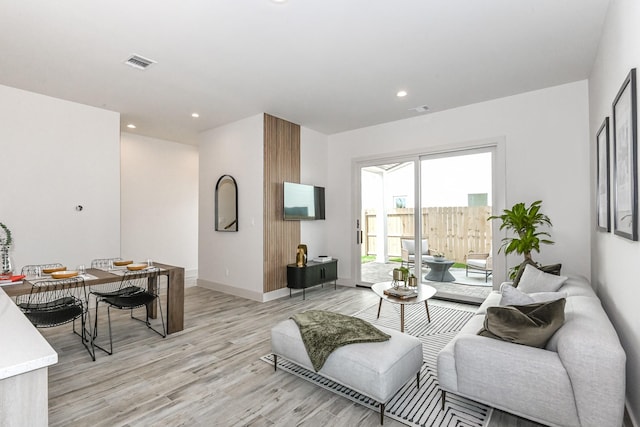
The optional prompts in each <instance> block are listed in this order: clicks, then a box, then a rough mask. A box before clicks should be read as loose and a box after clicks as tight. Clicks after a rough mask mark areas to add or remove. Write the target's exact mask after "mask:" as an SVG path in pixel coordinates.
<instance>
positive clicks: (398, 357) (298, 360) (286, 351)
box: [271, 319, 422, 424]
mask: <svg viewBox="0 0 640 427" xmlns="http://www.w3.org/2000/svg"><path fill="white" fill-rule="evenodd" d="M376 327H377V328H378V329H380V330H381V331H383V332H385V333H387V334H389V335H391V338H390V339H389V340H388V341H384V342H375V343H361V344H349V345H345V346H343V347H340V348H338V349H336V350H334V351H333V352H332V353H331V355H330V356H329V358H328V359H327V361H326V362H325V364H324V366H323V367H322V369H320V370H319V371H318V374H320V375H322V376H323V377H325V378H328V379H330V380H333V381H335V382H337V383H339V384H342V385H344V386H346V387H349V388H350V389H352V390H354V391H357V392H358V393H361V394H363V395H365V396H367V397H370V398H372V399H374V400H375V401H377V402H379V403H380V423H381V424H382V423H383V421H384V407H385V404H386V403H387V402H388V401H389V400H390V399H391V398H392V397H393V395H394V394H396V392H397V391H398V390H400V388H401V387H402V386H403V385H405V384H406V383H407V382H408V381H410V380H411V379H412V378H413V377H414V376H415V377H416V379H417V386H418V387H420V367H421V366H422V343H421V342H420V340H419V339H418V338H416V337H412V336H410V335H407V334H404V333H402V332H399V331H396V330H393V329H389V328H384V327H381V326H376ZM271 351H272V353H273V355H274V359H275V367H274V368H275V369H277V367H278V356H280V357H283V358H285V359H287V360H289V361H291V362H293V363H295V364H297V365H300V366H302V367H304V368H306V369H309V370H310V371H312V372H313V371H314V368H313V365H312V364H311V360H310V359H309V355H308V354H307V350H306V349H305V346H304V343H303V342H302V337H301V336H300V330H299V329H298V326H297V325H296V323H295V322H294V321H293V320H291V319H287V320H284V321H282V322H280V323H278V324H277V325H275V326H274V327H273V328H272V329H271Z"/></svg>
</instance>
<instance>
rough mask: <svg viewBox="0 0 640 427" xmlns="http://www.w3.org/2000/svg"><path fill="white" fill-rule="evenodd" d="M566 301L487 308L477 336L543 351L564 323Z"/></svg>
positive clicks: (563, 299) (562, 299)
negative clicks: (482, 324)
mask: <svg viewBox="0 0 640 427" xmlns="http://www.w3.org/2000/svg"><path fill="white" fill-rule="evenodd" d="M565 303H566V299H565V298H561V299H558V300H555V301H549V302H542V303H533V304H527V305H507V306H502V307H500V306H497V307H489V308H488V309H487V315H486V316H485V318H484V327H483V328H482V329H481V330H480V332H478V335H482V336H484V337H489V338H495V339H499V340H503V341H508V342H512V343H515V344H524V345H528V346H532V347H539V348H544V347H545V345H546V344H547V341H549V339H550V338H551V337H552V336H553V334H554V333H555V332H556V331H557V330H558V329H559V328H560V326H562V324H563V323H564V306H565Z"/></svg>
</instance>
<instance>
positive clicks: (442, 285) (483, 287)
mask: <svg viewBox="0 0 640 427" xmlns="http://www.w3.org/2000/svg"><path fill="white" fill-rule="evenodd" d="M397 267H400V263H399V262H386V263H380V262H375V261H372V262H368V263H365V264H362V274H361V277H362V281H363V282H367V283H377V282H388V281H391V280H392V271H393V269H394V268H397ZM411 271H412V272H413V268H411ZM427 271H428V270H426V269H425V268H424V267H423V269H422V276H423V280H422V283H423V284H425V285H430V286H433V287H434V288H436V289H437V291H438V292H437V293H436V296H435V298H440V299H447V300H460V301H464V302H469V303H475V304H480V303H482V301H484V300H485V298H487V296H488V295H489V293H491V290H492V287H493V283H492V276H489V281H488V282H485V275H484V273H482V272H469V276H468V277H467V275H466V272H465V269H464V268H451V269H449V271H450V272H451V274H453V276H454V277H455V278H456V279H455V281H453V282H432V281H425V280H424V276H425V274H426V273H427Z"/></svg>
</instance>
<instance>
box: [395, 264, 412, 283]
mask: <svg viewBox="0 0 640 427" xmlns="http://www.w3.org/2000/svg"><path fill="white" fill-rule="evenodd" d="M408 277H409V269H408V268H407V267H399V268H394V269H393V281H394V287H397V286H398V285H399V283H398V282H405V286H406V283H407V278H408Z"/></svg>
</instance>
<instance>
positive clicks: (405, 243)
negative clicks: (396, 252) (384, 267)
mask: <svg viewBox="0 0 640 427" xmlns="http://www.w3.org/2000/svg"><path fill="white" fill-rule="evenodd" d="M400 245H401V246H402V255H401V257H402V265H403V266H404V265H405V264H406V266H407V267H410V266H411V265H412V264H414V263H415V259H416V244H415V241H414V240H413V239H400ZM425 261H433V257H432V256H431V255H429V242H428V240H427V239H422V263H423V264H424V262H425Z"/></svg>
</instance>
